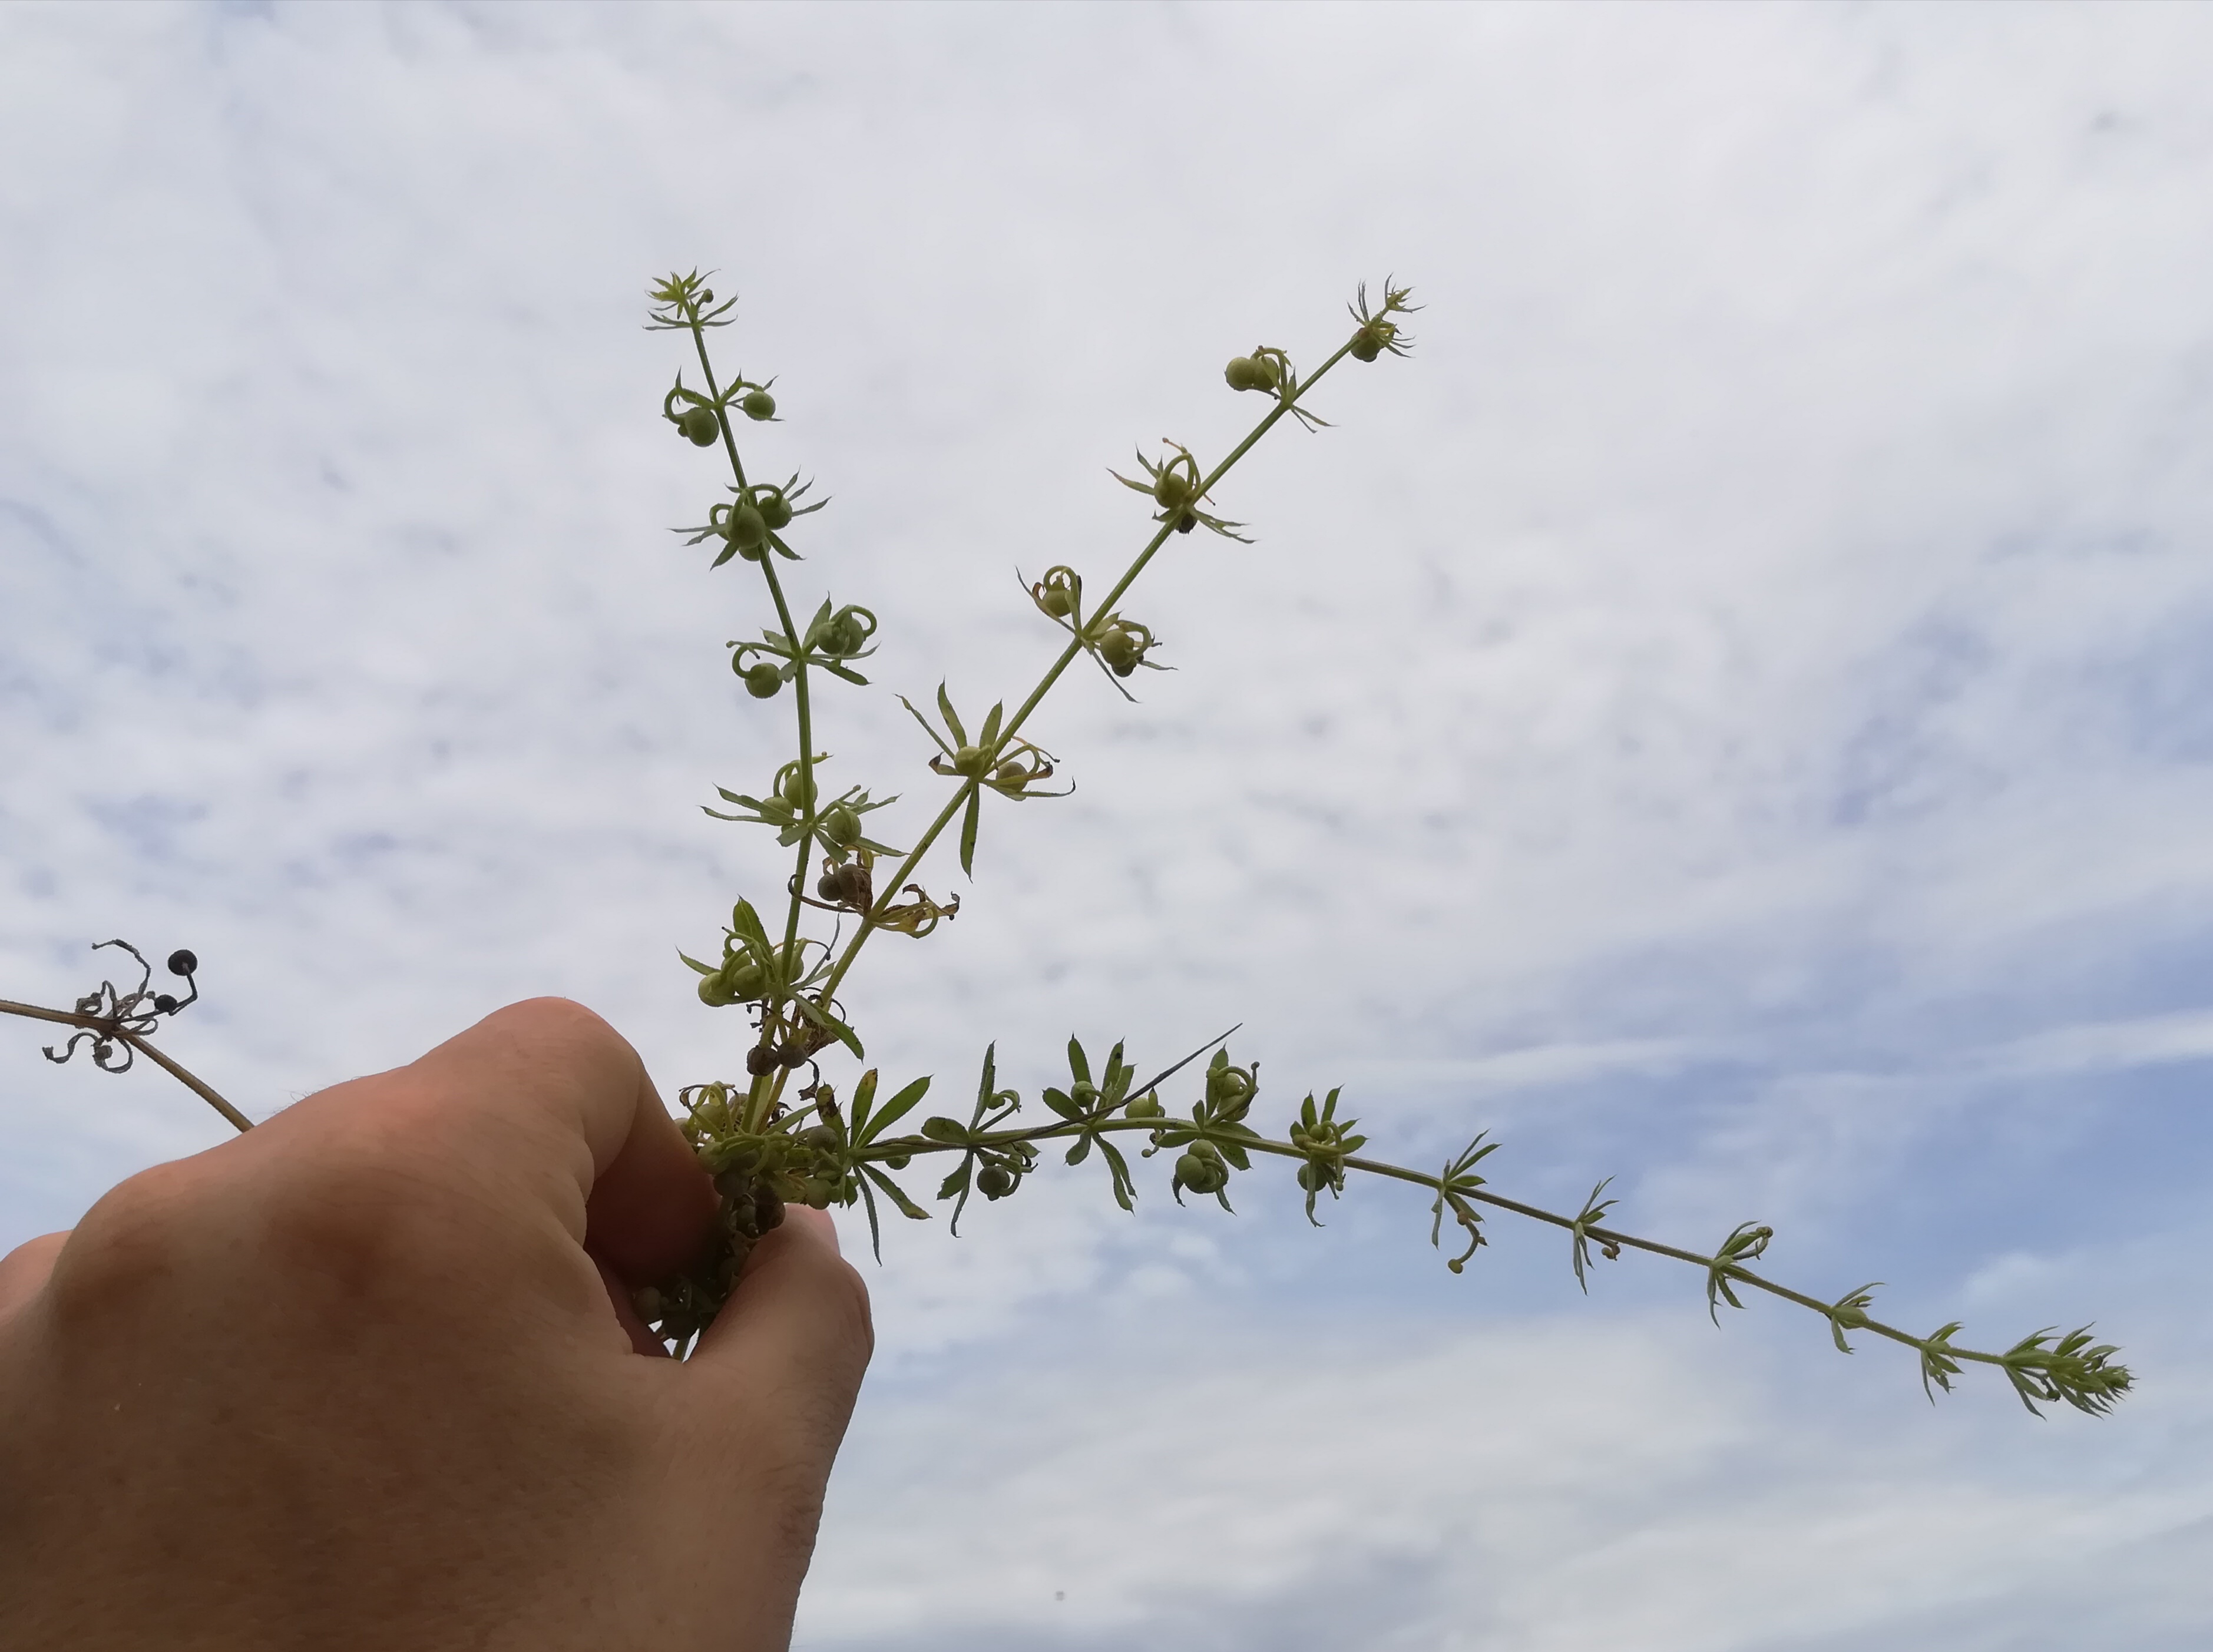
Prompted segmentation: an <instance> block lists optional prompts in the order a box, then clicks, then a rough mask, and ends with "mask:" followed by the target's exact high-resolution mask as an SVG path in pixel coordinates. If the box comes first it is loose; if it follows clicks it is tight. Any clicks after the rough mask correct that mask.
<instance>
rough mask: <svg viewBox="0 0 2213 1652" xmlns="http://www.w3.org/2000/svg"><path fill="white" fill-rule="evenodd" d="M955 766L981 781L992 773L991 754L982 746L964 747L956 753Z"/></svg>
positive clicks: (956, 768)
mask: <svg viewBox="0 0 2213 1652" xmlns="http://www.w3.org/2000/svg"><path fill="white" fill-rule="evenodd" d="M953 766H954V769H955V770H957V771H960V773H962V774H965V775H967V776H968V777H970V778H972V779H978V780H980V779H981V778H983V777H984V776H985V774H987V773H989V772H990V771H991V753H988V752H986V751H985V749H984V748H983V747H981V746H963V747H961V748H960V750H959V751H957V752H955V753H954V754H953Z"/></svg>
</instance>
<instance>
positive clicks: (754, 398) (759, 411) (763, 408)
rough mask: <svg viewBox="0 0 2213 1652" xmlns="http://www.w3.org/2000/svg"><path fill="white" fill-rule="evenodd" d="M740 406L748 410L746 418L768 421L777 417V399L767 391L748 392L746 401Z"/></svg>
mask: <svg viewBox="0 0 2213 1652" xmlns="http://www.w3.org/2000/svg"><path fill="white" fill-rule="evenodd" d="M738 405H739V406H741V407H742V408H744V409H745V410H746V417H747V418H750V419H766V418H775V417H776V398H775V397H774V396H771V394H769V393H768V392H767V391H765V390H749V391H747V393H746V399H744V400H743V401H741V402H740V403H739V404H738Z"/></svg>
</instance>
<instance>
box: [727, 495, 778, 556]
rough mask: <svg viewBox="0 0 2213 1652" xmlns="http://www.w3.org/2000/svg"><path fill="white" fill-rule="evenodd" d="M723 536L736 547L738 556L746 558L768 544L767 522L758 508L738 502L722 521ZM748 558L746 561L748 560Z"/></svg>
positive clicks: (741, 501)
mask: <svg viewBox="0 0 2213 1652" xmlns="http://www.w3.org/2000/svg"><path fill="white" fill-rule="evenodd" d="M722 533H723V536H724V537H725V538H726V539H729V542H730V543H731V544H732V545H735V546H737V547H738V554H739V555H741V556H748V553H749V552H758V551H759V549H760V548H761V547H762V546H765V545H766V544H767V543H768V521H767V519H766V518H765V517H764V516H763V515H761V514H760V510H759V507H758V506H755V505H751V504H748V503H746V502H745V501H743V500H740V501H739V502H738V503H736V504H734V505H732V506H731V507H730V514H729V515H728V516H727V517H725V518H723V521H722ZM750 559H751V558H750V557H749V556H748V560H750Z"/></svg>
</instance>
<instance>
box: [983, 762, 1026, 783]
mask: <svg viewBox="0 0 2213 1652" xmlns="http://www.w3.org/2000/svg"><path fill="white" fill-rule="evenodd" d="M991 777H992V778H993V779H995V780H997V782H998V783H1000V784H1001V785H1003V786H1019V785H1021V783H1023V782H1024V781H1026V780H1027V779H1028V778H1029V777H1030V771H1028V770H1027V769H1025V768H1024V767H1023V766H1022V765H1021V764H1020V763H1019V762H1017V761H1016V760H1015V759H1013V758H1011V757H1010V758H1009V759H1007V760H1006V761H1005V762H1004V763H1002V764H1001V765H999V766H998V767H997V769H995V770H993V771H992V772H991Z"/></svg>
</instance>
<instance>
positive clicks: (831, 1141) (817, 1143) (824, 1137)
mask: <svg viewBox="0 0 2213 1652" xmlns="http://www.w3.org/2000/svg"><path fill="white" fill-rule="evenodd" d="M799 1141H800V1144H801V1145H802V1147H811V1148H813V1149H814V1150H815V1151H816V1152H817V1153H834V1152H835V1151H837V1149H838V1132H837V1131H834V1130H832V1129H831V1128H830V1126H829V1125H808V1127H807V1128H806V1129H805V1130H802V1131H800V1132H799Z"/></svg>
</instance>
